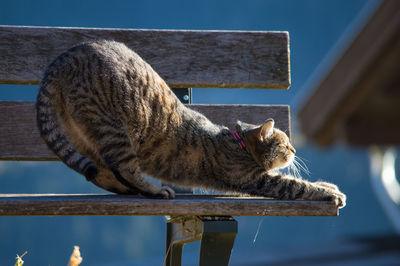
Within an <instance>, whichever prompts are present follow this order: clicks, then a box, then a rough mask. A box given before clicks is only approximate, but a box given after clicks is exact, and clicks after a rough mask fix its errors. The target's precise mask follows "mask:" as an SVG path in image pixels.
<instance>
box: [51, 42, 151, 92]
mask: <svg viewBox="0 0 400 266" xmlns="http://www.w3.org/2000/svg"><path fill="white" fill-rule="evenodd" d="M152 72H154V71H153V70H152V68H151V67H150V66H149V65H148V64H147V63H146V62H145V61H144V60H143V59H142V58H141V57H140V56H139V55H137V54H136V53H135V52H134V51H132V50H131V49H129V48H128V47H127V46H126V45H125V44H123V43H120V42H115V41H109V40H98V41H93V42H86V43H82V44H78V45H76V46H74V47H72V48H71V49H69V50H67V51H65V52H63V53H62V54H60V55H59V56H58V57H56V59H54V61H53V62H52V63H51V64H50V65H49V66H48V67H47V69H46V71H45V74H44V79H45V80H47V79H51V80H57V81H58V82H63V81H64V82H67V84H71V83H70V82H72V81H74V82H78V80H79V84H80V85H82V82H86V83H88V82H91V81H92V80H91V79H92V78H102V79H115V81H116V82H118V80H122V79H127V78H128V79H131V78H133V77H134V78H136V79H140V78H145V77H146V75H144V73H152ZM106 81H107V80H106ZM138 83H140V82H138ZM67 84H65V85H67ZM86 85H93V84H86ZM94 85H95V84H94Z"/></svg>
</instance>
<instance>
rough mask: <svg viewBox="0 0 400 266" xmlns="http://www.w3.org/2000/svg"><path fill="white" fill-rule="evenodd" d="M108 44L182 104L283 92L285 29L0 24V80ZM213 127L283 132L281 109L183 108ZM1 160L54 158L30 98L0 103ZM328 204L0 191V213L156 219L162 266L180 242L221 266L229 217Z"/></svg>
mask: <svg viewBox="0 0 400 266" xmlns="http://www.w3.org/2000/svg"><path fill="white" fill-rule="evenodd" d="M101 38H105V39H114V40H116V41H120V42H124V43H125V44H126V45H128V46H129V47H130V48H132V49H133V50H135V51H137V52H138V54H140V55H141V56H142V57H143V58H144V59H145V60H146V61H147V62H149V63H150V64H151V65H152V66H153V68H154V69H155V70H156V71H157V72H158V73H159V74H160V75H161V76H162V77H163V78H164V79H165V80H166V82H167V83H168V84H169V85H170V87H171V88H176V89H175V92H176V93H177V94H178V95H179V97H181V96H185V97H183V98H182V100H183V101H184V102H186V103H190V97H188V96H189V95H190V89H189V88H192V87H196V88H206V87H212V88H274V89H287V88H288V87H289V86H290V71H289V34H288V33H287V32H240V31H177V30H130V29H87V28H54V27H51V28H50V27H22V26H1V27H0V83H1V84H39V81H40V79H41V77H42V72H43V70H44V69H45V67H46V66H47V64H48V63H49V62H50V61H51V60H52V59H53V58H54V57H55V56H57V55H58V54H59V53H60V52H62V51H63V50H65V49H67V48H69V47H71V46H73V45H75V44H77V43H80V42H83V41H88V40H94V39H101ZM190 107H191V108H193V109H195V110H197V111H199V112H201V113H203V114H205V115H206V116H207V117H209V118H210V120H212V121H213V122H215V123H219V124H224V125H226V126H228V127H231V128H232V127H233V125H234V123H235V122H236V120H238V119H239V120H243V121H246V122H249V123H255V124H259V123H262V122H263V121H265V119H267V118H269V117H272V118H274V119H275V121H276V124H277V127H279V128H281V129H283V130H285V131H286V132H289V133H290V119H289V106H286V105H280V106H271V105H196V104H193V105H190ZM0 160H16V161H22V160H27V161H43V160H45V161H55V160H58V159H57V157H56V156H55V155H54V154H53V153H52V152H51V151H49V150H48V149H47V147H46V145H45V144H44V142H43V141H42V140H41V138H40V136H39V132H38V130H37V129H36V120H35V109H34V103H33V102H10V101H3V102H0ZM337 214H338V209H337V206H335V205H334V204H332V203H329V202H321V201H320V202H317V201H280V200H272V199H266V198H254V197H238V196H229V195H190V194H181V195H180V194H178V195H177V197H176V199H174V200H154V199H143V198H139V197H134V196H121V195H113V194H101V195H97V194H96V195H94V194H84V195H55V194H51V195H50V194H35V195H32V194H30V195H23V194H1V195H0V215H2V216H7V215H8V216H32V215H45V216H54V215H57V216H62V215H163V216H169V217H170V219H169V220H168V222H167V254H168V258H167V265H180V263H181V254H182V246H183V244H185V243H187V242H190V241H194V240H201V241H202V242H201V248H200V265H227V264H228V262H229V258H230V253H231V249H232V247H233V243H234V239H235V236H236V233H237V222H236V221H235V220H234V219H233V218H232V216H241V215H242V216H335V215H337Z"/></svg>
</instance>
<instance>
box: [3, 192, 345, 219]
mask: <svg viewBox="0 0 400 266" xmlns="http://www.w3.org/2000/svg"><path fill="white" fill-rule="evenodd" d="M38 215H39V216H53V215H56V216H62V215H156V216H161V215H171V216H173V215H184V216H191V215H209V216H213V215H216V216H336V215H338V208H337V206H335V205H334V204H333V203H331V202H325V201H301V200H296V201H285V200H272V199H266V198H262V197H239V196H227V195H223V196H219V195H177V197H176V199H174V200H159V199H144V198H139V197H135V196H121V195H114V194H82V195H57V194H46V195H40V194H30V195H22V194H0V216H38Z"/></svg>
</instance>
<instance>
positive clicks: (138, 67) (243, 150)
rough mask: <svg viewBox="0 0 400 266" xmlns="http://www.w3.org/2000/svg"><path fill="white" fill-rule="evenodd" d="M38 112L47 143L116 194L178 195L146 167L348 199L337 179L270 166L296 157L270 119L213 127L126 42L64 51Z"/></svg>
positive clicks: (238, 189) (246, 187) (220, 184)
mask: <svg viewBox="0 0 400 266" xmlns="http://www.w3.org/2000/svg"><path fill="white" fill-rule="evenodd" d="M171 67H173V66H171ZM36 109H37V122H38V127H39V130H40V134H41V136H42V138H43V139H44V140H45V142H46V143H47V145H48V147H49V148H50V149H51V150H52V151H53V152H54V153H55V154H57V156H58V157H59V158H60V159H61V160H62V161H63V162H64V163H65V164H66V165H68V166H69V167H70V168H72V169H74V170H75V171H77V172H78V173H80V174H82V175H84V176H85V177H86V179H87V180H88V181H91V182H93V183H94V184H95V185H97V186H99V187H101V188H103V189H105V190H108V191H111V192H115V193H119V194H140V195H142V196H146V197H155V198H164V199H172V198H174V196H175V193H174V191H173V190H172V189H171V188H169V187H167V186H163V187H159V186H157V185H155V184H153V183H150V182H148V181H147V180H146V179H144V178H143V177H142V175H141V173H144V174H147V175H149V176H151V177H154V178H156V179H158V180H161V181H162V182H163V183H168V184H173V185H176V186H178V187H183V188H195V187H196V188H204V189H212V190H217V191H223V192H231V193H235V194H246V195H256V196H266V197H272V198H276V199H288V200H293V199H306V200H328V201H333V202H335V203H336V204H337V205H338V206H340V207H342V206H344V205H345V199H346V197H345V195H344V194H343V193H341V192H340V191H339V190H338V188H337V186H335V185H333V184H330V183H325V182H316V183H312V182H309V181H306V180H302V179H299V178H294V177H292V176H289V175H280V174H278V173H275V172H273V171H271V170H273V169H277V168H282V167H286V166H288V165H290V164H291V163H292V162H293V158H294V154H295V149H294V148H293V147H292V145H291V144H290V143H289V139H288V137H287V136H286V134H285V133H284V132H282V131H280V130H279V129H277V128H275V127H274V121H273V120H272V119H269V120H267V121H266V122H265V123H264V124H263V125H251V124H246V123H242V122H238V123H237V126H236V131H232V132H231V131H230V130H229V129H228V128H226V127H223V126H219V125H215V124H213V123H212V122H210V121H209V120H208V119H207V118H206V117H205V116H203V115H202V114H200V113H198V112H195V111H193V110H191V109H189V108H188V107H186V106H184V105H183V104H182V103H181V102H180V101H179V100H178V98H177V97H176V96H175V95H174V93H173V92H172V91H171V90H170V89H169V87H168V85H167V84H166V83H165V82H164V80H163V79H162V78H161V77H160V76H159V75H158V74H157V73H156V72H155V71H154V70H153V69H152V68H151V66H150V65H149V64H147V63H146V62H145V61H144V60H143V59H142V58H141V57H139V55H137V54H136V53H135V52H133V51H132V50H130V49H129V48H127V47H126V46H125V45H124V44H122V43H118V42H115V41H107V40H100V41H95V42H88V43H83V44H80V45H78V46H75V47H73V48H71V49H69V50H68V51H66V52H64V53H62V54H61V55H59V56H58V57H57V58H56V59H55V60H54V61H53V62H52V63H51V64H50V65H49V66H48V67H47V69H46V71H45V73H44V77H43V80H42V81H41V84H40V90H39V94H38V96H37V103H36Z"/></svg>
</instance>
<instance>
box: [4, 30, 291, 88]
mask: <svg viewBox="0 0 400 266" xmlns="http://www.w3.org/2000/svg"><path fill="white" fill-rule="evenodd" d="M96 39H113V40H116V41H120V42H123V43H125V44H126V45H127V46H129V47H130V48H132V49H133V50H135V51H136V52H137V53H138V54H139V55H141V56H142V57H143V58H144V59H145V60H146V61H147V62H149V63H150V64H151V65H152V66H153V68H154V69H155V70H156V71H157V72H158V73H159V74H160V75H161V76H162V77H163V78H164V79H165V80H166V81H167V83H168V84H169V85H170V86H171V87H175V88H186V87H213V88H214V87H215V88H278V89H287V88H288V87H289V86H290V69H289V66H290V63H289V34H288V32H260V31H258V32H256V31H253V32H251V31H246V32H243V31H242V32H241V31H183V30H135V29H94V28H56V27H25V26H0V83H7V84H38V83H39V80H40V79H41V77H42V73H43V71H44V69H45V67H46V66H47V65H48V64H49V63H50V62H51V60H53V59H54V58H55V56H57V55H58V54H60V53H61V52H62V51H64V50H66V49H68V48H70V47H72V46H74V45H76V44H78V43H81V42H84V41H90V40H96Z"/></svg>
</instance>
